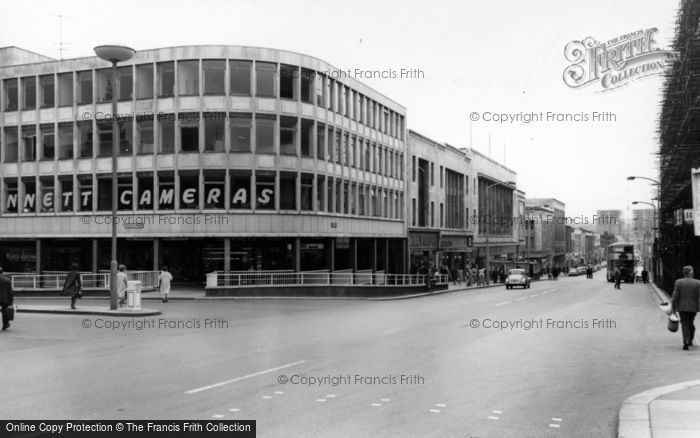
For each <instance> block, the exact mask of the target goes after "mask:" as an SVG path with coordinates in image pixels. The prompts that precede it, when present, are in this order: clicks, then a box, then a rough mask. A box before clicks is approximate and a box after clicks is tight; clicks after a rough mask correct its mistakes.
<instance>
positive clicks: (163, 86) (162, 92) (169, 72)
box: [158, 61, 175, 97]
mask: <svg viewBox="0 0 700 438" xmlns="http://www.w3.org/2000/svg"><path fill="white" fill-rule="evenodd" d="M174 95H175V63H174V62H172V61H171V62H159V63H158V97H173V96H174Z"/></svg>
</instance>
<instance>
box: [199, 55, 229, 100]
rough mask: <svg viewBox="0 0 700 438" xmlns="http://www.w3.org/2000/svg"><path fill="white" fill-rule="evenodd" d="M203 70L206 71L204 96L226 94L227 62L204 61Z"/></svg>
mask: <svg viewBox="0 0 700 438" xmlns="http://www.w3.org/2000/svg"><path fill="white" fill-rule="evenodd" d="M202 70H204V94H209V95H222V94H224V93H225V89H224V74H225V71H226V61H224V60H211V59H209V60H204V61H202Z"/></svg>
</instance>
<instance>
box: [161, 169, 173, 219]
mask: <svg viewBox="0 0 700 438" xmlns="http://www.w3.org/2000/svg"><path fill="white" fill-rule="evenodd" d="M157 193H158V210H173V209H175V176H174V173H173V172H160V173H158V192H157Z"/></svg>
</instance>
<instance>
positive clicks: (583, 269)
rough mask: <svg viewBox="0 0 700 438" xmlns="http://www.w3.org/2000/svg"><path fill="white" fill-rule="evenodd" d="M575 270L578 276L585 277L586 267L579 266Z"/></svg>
mask: <svg viewBox="0 0 700 438" xmlns="http://www.w3.org/2000/svg"><path fill="white" fill-rule="evenodd" d="M576 270H577V271H578V274H579V275H585V274H586V267H585V266H579V267H578V268H576Z"/></svg>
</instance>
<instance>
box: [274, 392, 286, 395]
mask: <svg viewBox="0 0 700 438" xmlns="http://www.w3.org/2000/svg"><path fill="white" fill-rule="evenodd" d="M275 394H277V395H280V394H284V391H275Z"/></svg>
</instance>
